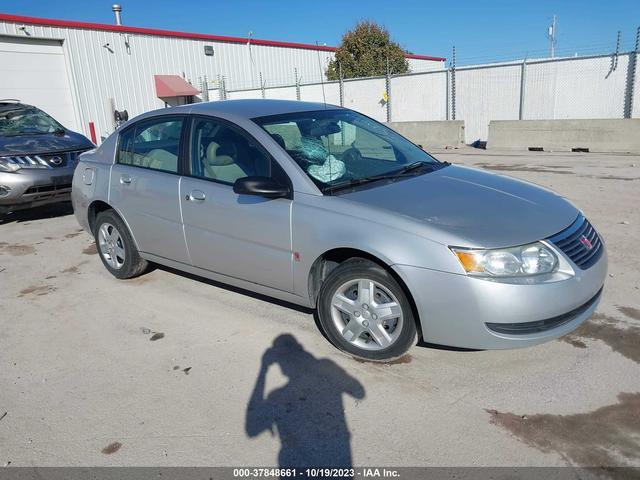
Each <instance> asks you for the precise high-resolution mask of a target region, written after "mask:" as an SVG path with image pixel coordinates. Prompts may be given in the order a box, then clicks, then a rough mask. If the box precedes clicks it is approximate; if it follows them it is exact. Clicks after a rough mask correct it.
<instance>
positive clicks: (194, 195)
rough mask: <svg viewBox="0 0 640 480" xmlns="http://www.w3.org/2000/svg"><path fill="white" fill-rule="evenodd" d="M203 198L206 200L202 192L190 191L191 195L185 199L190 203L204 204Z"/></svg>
mask: <svg viewBox="0 0 640 480" xmlns="http://www.w3.org/2000/svg"><path fill="white" fill-rule="evenodd" d="M205 198H207V196H206V195H205V194H204V192H203V191H202V190H191V193H189V195H187V197H186V199H187V200H189V201H190V202H204V199H205Z"/></svg>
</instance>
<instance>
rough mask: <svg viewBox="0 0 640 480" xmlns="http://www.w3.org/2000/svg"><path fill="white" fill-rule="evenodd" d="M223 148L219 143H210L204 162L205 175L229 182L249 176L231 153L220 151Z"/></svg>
mask: <svg viewBox="0 0 640 480" xmlns="http://www.w3.org/2000/svg"><path fill="white" fill-rule="evenodd" d="M221 150H222V149H221V148H220V144H219V143H217V142H211V143H209V146H208V147H207V153H206V156H205V158H204V162H203V164H204V170H205V176H206V177H208V178H213V179H215V180H220V181H221V182H228V183H234V182H235V181H236V180H237V179H239V178H244V177H247V176H248V173H247V172H246V171H245V170H243V169H242V168H241V167H240V165H238V164H237V163H236V161H235V159H234V158H233V157H232V156H231V155H226V154H221V153H219V151H221Z"/></svg>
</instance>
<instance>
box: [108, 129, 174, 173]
mask: <svg viewBox="0 0 640 480" xmlns="http://www.w3.org/2000/svg"><path fill="white" fill-rule="evenodd" d="M181 132H182V119H170V120H167V119H164V118H163V119H154V120H150V121H142V122H141V123H139V124H137V125H135V126H133V127H132V128H129V129H128V130H126V131H125V132H124V133H123V134H122V135H121V136H120V146H119V150H118V163H123V164H125V165H133V166H136V167H143V168H150V169H152V170H162V171H164V172H172V173H178V155H179V152H180V134H181Z"/></svg>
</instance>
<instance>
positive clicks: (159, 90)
mask: <svg viewBox="0 0 640 480" xmlns="http://www.w3.org/2000/svg"><path fill="white" fill-rule="evenodd" d="M153 78H154V79H155V81H156V96H157V97H158V98H170V97H187V96H191V95H198V94H199V93H200V92H199V91H198V90H196V89H195V88H193V86H192V85H191V84H190V83H189V82H187V81H186V80H185V79H184V78H182V77H181V76H179V75H154V76H153Z"/></svg>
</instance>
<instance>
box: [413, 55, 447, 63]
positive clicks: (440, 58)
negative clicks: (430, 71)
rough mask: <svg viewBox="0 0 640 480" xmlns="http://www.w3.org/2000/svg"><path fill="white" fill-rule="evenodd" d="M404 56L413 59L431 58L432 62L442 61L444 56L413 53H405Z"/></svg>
mask: <svg viewBox="0 0 640 480" xmlns="http://www.w3.org/2000/svg"><path fill="white" fill-rule="evenodd" d="M405 57H406V58H413V59H415V60H431V61H433V62H444V61H445V60H446V58H443V57H430V56H429V55H415V54H413V53H407V54H406V55H405Z"/></svg>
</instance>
